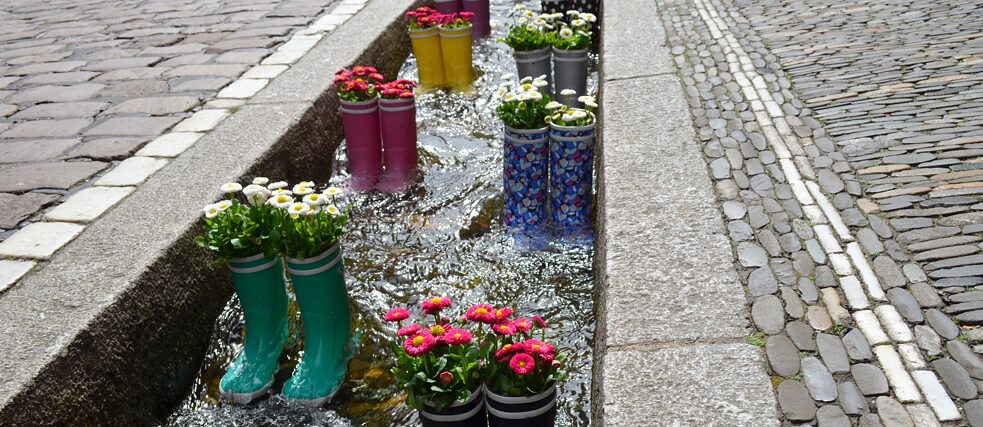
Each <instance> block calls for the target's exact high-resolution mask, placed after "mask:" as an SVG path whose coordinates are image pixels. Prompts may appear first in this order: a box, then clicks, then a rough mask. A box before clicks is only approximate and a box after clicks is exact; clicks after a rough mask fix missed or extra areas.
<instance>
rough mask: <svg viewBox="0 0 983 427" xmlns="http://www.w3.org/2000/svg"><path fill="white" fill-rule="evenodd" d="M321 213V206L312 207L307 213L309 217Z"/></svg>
mask: <svg viewBox="0 0 983 427" xmlns="http://www.w3.org/2000/svg"><path fill="white" fill-rule="evenodd" d="M319 213H321V207H320V206H311V210H309V211H307V215H308V216H310V215H317V214H319Z"/></svg>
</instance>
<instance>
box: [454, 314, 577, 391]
mask: <svg viewBox="0 0 983 427" xmlns="http://www.w3.org/2000/svg"><path fill="white" fill-rule="evenodd" d="M472 313H473V314H472ZM513 314H514V313H513V311H512V309H510V308H507V307H503V308H493V307H491V306H489V305H486V304H479V305H476V306H474V307H472V308H471V309H469V310H468V316H467V319H468V320H470V321H472V322H478V323H481V324H490V325H491V330H492V332H491V333H490V334H488V335H487V336H486V337H485V340H484V341H485V342H488V343H491V344H492V349H494V353H489V354H488V355H487V363H486V365H485V368H484V370H483V372H482V379H483V381H484V383H485V385H486V386H488V387H490V388H491V389H492V390H493V391H494V392H495V393H497V394H502V395H507V396H530V395H534V394H537V393H540V392H543V391H545V390H546V389H547V388H549V387H550V386H551V385H552V384H553V383H555V382H557V381H560V380H562V379H563V378H564V377H565V376H566V374H565V373H564V371H563V370H562V367H563V362H564V357H563V355H562V354H559V353H558V352H557V350H556V347H555V346H554V345H552V344H549V343H547V342H546V322H545V321H544V320H543V319H542V318H541V317H539V316H532V318H531V319H527V318H525V317H517V318H514V319H513V318H512V315H513ZM534 329H538V331H539V336H538V337H534V336H533V331H534ZM537 338H538V339H537Z"/></svg>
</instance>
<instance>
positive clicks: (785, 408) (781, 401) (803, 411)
mask: <svg viewBox="0 0 983 427" xmlns="http://www.w3.org/2000/svg"><path fill="white" fill-rule="evenodd" d="M778 406H779V407H781V409H782V413H783V414H785V417H786V418H788V419H789V420H790V421H811V420H812V419H813V418H814V417H815V416H816V403H815V402H814V401H813V400H812V398H811V397H809V391H808V390H807V389H806V387H805V386H804V385H803V384H802V383H801V382H798V381H794V380H786V381H782V383H781V384H779V385H778Z"/></svg>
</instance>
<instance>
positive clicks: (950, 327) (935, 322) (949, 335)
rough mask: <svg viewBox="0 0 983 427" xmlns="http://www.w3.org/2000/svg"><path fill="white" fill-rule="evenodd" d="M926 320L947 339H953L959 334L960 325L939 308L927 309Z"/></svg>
mask: <svg viewBox="0 0 983 427" xmlns="http://www.w3.org/2000/svg"><path fill="white" fill-rule="evenodd" d="M925 320H926V321H928V324H929V326H931V327H932V329H934V330H935V332H936V333H938V334H939V335H940V336H942V337H943V338H945V339H949V340H951V339H954V338H956V337H957V336H958V335H959V327H958V326H956V324H955V323H953V322H952V320H950V319H949V317H948V316H946V315H945V314H943V313H942V312H941V311H939V310H938V309H934V308H932V309H928V310H925Z"/></svg>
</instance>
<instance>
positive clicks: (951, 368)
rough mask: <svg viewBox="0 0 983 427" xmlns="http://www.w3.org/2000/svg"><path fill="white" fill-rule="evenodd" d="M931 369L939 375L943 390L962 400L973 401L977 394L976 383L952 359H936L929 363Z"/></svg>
mask: <svg viewBox="0 0 983 427" xmlns="http://www.w3.org/2000/svg"><path fill="white" fill-rule="evenodd" d="M931 365H932V368H934V369H935V371H936V372H937V373H938V374H939V378H940V379H941V380H942V383H943V384H945V388H946V389H947V390H949V393H952V395H953V396H955V397H958V398H960V399H963V400H970V399H975V398H976V396H977V395H978V394H979V390H978V389H977V388H976V383H974V382H973V380H972V379H971V378H970V377H969V372H967V371H966V369H965V368H963V367H962V366H960V365H959V364H958V363H956V362H955V361H954V360H952V359H938V360H935V361H933V362H932V363H931Z"/></svg>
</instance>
